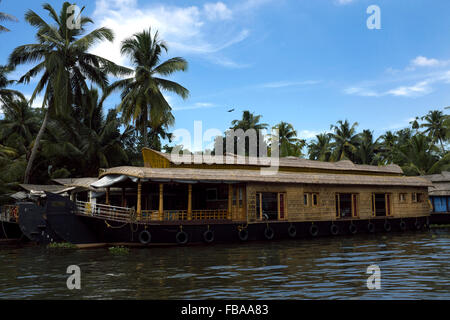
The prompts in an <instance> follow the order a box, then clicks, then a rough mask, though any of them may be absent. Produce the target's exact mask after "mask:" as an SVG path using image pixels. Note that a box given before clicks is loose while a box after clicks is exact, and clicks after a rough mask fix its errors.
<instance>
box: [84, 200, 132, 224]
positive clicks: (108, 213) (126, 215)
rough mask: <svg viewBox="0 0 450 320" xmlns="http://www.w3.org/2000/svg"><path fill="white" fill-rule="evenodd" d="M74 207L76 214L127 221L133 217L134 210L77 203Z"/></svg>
mask: <svg viewBox="0 0 450 320" xmlns="http://www.w3.org/2000/svg"><path fill="white" fill-rule="evenodd" d="M76 206H77V210H78V213H80V214H84V215H89V216H93V217H98V218H105V219H112V220H120V221H129V220H130V219H131V218H132V216H133V215H134V210H133V209H131V208H124V207H116V206H111V205H106V204H98V203H91V202H84V201H77V202H76Z"/></svg>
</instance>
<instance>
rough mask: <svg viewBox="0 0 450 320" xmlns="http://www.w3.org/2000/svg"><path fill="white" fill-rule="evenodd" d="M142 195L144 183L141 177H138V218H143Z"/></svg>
mask: <svg viewBox="0 0 450 320" xmlns="http://www.w3.org/2000/svg"><path fill="white" fill-rule="evenodd" d="M141 196H142V183H141V179H138V188H137V206H136V207H137V209H136V213H137V219H138V220H141V216H142V210H141Z"/></svg>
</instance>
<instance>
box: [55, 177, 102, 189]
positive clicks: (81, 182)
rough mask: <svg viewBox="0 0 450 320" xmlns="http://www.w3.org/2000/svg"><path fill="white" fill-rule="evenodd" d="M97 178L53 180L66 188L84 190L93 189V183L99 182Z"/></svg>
mask: <svg viewBox="0 0 450 320" xmlns="http://www.w3.org/2000/svg"><path fill="white" fill-rule="evenodd" d="M97 180H98V179H97V178H65V179H53V181H54V182H56V183H58V184H60V185H63V186H66V187H77V188H84V189H91V183H94V182H95V181H97Z"/></svg>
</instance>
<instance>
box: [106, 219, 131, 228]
mask: <svg viewBox="0 0 450 320" xmlns="http://www.w3.org/2000/svg"><path fill="white" fill-rule="evenodd" d="M104 221H105V224H106V226H107V227H108V228H111V229H120V228H123V227H125V226H126V225H127V224H128V222H125V223H124V224H123V225H121V226H112V225H110V224H109V223H108V221H106V220H104Z"/></svg>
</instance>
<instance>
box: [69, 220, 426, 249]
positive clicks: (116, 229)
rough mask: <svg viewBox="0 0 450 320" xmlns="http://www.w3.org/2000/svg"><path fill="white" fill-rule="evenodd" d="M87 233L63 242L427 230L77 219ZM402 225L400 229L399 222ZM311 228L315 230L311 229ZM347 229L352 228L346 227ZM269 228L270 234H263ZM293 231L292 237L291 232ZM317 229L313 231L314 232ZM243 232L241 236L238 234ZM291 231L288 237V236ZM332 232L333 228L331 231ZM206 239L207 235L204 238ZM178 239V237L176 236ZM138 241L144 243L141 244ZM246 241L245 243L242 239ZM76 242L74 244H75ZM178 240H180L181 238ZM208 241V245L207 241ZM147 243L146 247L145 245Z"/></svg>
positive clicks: (360, 223)
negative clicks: (90, 233)
mask: <svg viewBox="0 0 450 320" xmlns="http://www.w3.org/2000/svg"><path fill="white" fill-rule="evenodd" d="M78 217H79V219H80V221H82V222H83V223H84V224H85V225H86V226H88V228H89V230H91V231H92V233H93V234H95V239H92V238H89V239H86V240H83V239H80V237H79V236H78V237H77V238H76V239H75V238H73V239H70V238H67V239H65V240H66V241H68V242H72V243H75V244H88V243H122V244H127V243H129V244H142V245H167V244H170V245H180V244H194V243H225V242H246V241H269V240H282V239H300V238H308V237H309V238H313V237H321V236H338V235H353V234H357V233H358V234H359V233H381V232H404V231H408V230H409V231H411V230H416V231H417V230H423V229H426V228H428V227H429V222H428V219H427V217H420V218H407V219H405V218H403V219H394V218H389V219H376V220H370V221H369V220H357V221H356V220H353V221H349V220H346V221H335V222H333V223H332V222H330V221H316V222H278V221H274V222H260V223H252V224H248V225H247V224H245V223H231V222H222V223H218V222H212V221H211V222H210V223H209V224H208V222H202V223H201V224H198V223H195V222H183V223H178V224H177V223H173V222H172V223H167V224H128V223H121V222H117V221H110V220H105V219H99V218H96V217H91V216H82V215H78ZM386 221H388V224H389V225H390V230H386V229H389V228H387V227H385V225H386ZM401 221H403V222H404V225H403V228H402V226H401V224H400V222H401ZM369 223H371V224H373V226H374V230H371V231H372V232H370V231H369V228H368V224H369ZM332 224H335V225H336V226H337V228H338V232H337V234H334V235H333V234H332V230H331V229H332V227H331V225H332ZM312 225H314V226H315V227H311V226H312ZM350 225H353V226H352V227H350ZM268 227H269V228H270V229H271V230H272V232H273V234H271V232H267V231H266V229H267V228H268ZM292 228H295V234H294V232H292V230H293V229H292ZM316 228H317V229H316ZM242 229H245V230H247V237H245V234H246V232H245V231H244V232H242V233H241V237H240V230H242ZM208 230H211V231H213V239H212V240H211V237H209V238H205V237H206V235H205V232H207V231H208ZM145 231H146V232H149V233H150V235H151V239H150V241H148V240H149V239H148V235H145V237H143V236H141V233H142V232H145ZM290 231H291V233H290ZM334 231H336V228H334ZM180 232H185V233H186V235H187V242H186V243H184V241H179V240H180V239H177V235H178V234H179V233H180ZM208 235H209V236H210V235H211V233H209V234H208ZM178 236H179V235H178ZM142 238H143V240H144V241H142ZM245 238H246V239H245ZM77 240H78V241H77ZM181 240H184V239H183V237H181ZM207 240H210V241H207ZM147 242H148V243H147Z"/></svg>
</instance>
